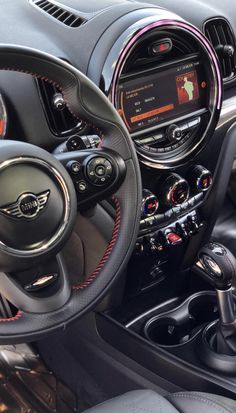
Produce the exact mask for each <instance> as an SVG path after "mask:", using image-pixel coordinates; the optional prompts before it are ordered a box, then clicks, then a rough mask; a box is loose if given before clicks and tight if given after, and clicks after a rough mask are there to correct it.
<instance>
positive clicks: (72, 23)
mask: <svg viewBox="0 0 236 413" xmlns="http://www.w3.org/2000/svg"><path fill="white" fill-rule="evenodd" d="M33 3H34V5H35V6H37V7H39V8H40V9H42V10H43V11H44V12H45V13H48V14H50V16H52V17H54V19H57V20H58V21H60V22H61V23H63V24H65V25H66V26H69V27H80V26H81V25H82V24H84V23H85V22H86V19H84V18H83V17H81V16H78V15H77V14H75V13H71V12H70V11H68V10H66V9H64V8H62V7H60V6H58V5H57V4H56V3H54V2H52V1H48V0H36V1H34V2H33Z"/></svg>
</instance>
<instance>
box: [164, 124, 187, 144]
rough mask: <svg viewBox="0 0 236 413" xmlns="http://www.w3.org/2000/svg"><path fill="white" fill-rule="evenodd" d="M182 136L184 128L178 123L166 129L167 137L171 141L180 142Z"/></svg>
mask: <svg viewBox="0 0 236 413" xmlns="http://www.w3.org/2000/svg"><path fill="white" fill-rule="evenodd" d="M182 136H183V133H182V129H181V128H180V127H179V126H178V125H175V124H173V125H170V126H169V127H168V128H167V130H166V138H167V139H168V141H169V142H171V143H173V142H179V141H180V139H181V138H182Z"/></svg>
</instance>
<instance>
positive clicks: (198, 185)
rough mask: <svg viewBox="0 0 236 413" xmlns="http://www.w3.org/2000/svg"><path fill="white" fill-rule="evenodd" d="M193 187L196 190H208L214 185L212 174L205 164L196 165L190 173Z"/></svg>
mask: <svg viewBox="0 0 236 413" xmlns="http://www.w3.org/2000/svg"><path fill="white" fill-rule="evenodd" d="M190 181H191V187H192V188H193V190H194V191H195V192H206V191H208V189H209V188H210V187H211V185H212V181H213V178H212V174H211V172H210V171H208V169H206V168H204V166H201V165H196V166H195V167H194V168H193V170H192V171H191V174H190Z"/></svg>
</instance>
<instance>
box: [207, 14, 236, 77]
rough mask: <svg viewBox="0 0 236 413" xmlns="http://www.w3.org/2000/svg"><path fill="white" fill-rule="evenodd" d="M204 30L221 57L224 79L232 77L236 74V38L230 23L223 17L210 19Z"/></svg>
mask: <svg viewBox="0 0 236 413" xmlns="http://www.w3.org/2000/svg"><path fill="white" fill-rule="evenodd" d="M204 32H205V35H206V37H207V38H208V40H209V41H210V42H211V43H212V45H213V47H214V49H215V51H216V53H217V55H218V57H219V61H220V65H221V70H222V76H223V79H224V81H227V80H230V79H232V78H233V77H234V76H235V74H236V61H235V38H234V35H233V31H232V29H231V27H230V25H229V23H228V22H227V20H225V19H223V18H214V19H211V20H208V21H207V22H206V23H205V24H204Z"/></svg>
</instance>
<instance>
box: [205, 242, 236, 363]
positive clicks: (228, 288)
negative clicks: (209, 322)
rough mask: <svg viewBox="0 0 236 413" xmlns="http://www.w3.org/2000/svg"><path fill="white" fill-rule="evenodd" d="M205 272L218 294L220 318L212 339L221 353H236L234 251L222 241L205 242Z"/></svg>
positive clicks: (213, 345)
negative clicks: (232, 252)
mask: <svg viewBox="0 0 236 413" xmlns="http://www.w3.org/2000/svg"><path fill="white" fill-rule="evenodd" d="M198 258H199V262H200V266H201V269H202V272H201V273H202V276H203V277H204V278H205V279H206V280H207V281H208V282H210V283H211V284H212V285H213V286H214V288H215V290H216V294H217V300H218V309H219V314H220V320H219V322H218V324H217V326H216V331H215V333H213V335H212V338H211V339H210V345H211V347H212V349H213V350H214V351H216V352H217V353H219V354H227V355H232V356H235V355H236V319H235V311H234V300H233V293H232V279H233V277H235V276H236V260H235V258H234V256H233V255H232V254H231V252H230V251H229V250H228V249H227V248H225V247H224V246H222V245H220V244H218V243H209V244H207V245H205V246H204V247H203V248H202V249H201V250H200V251H199V254H198Z"/></svg>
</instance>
